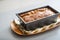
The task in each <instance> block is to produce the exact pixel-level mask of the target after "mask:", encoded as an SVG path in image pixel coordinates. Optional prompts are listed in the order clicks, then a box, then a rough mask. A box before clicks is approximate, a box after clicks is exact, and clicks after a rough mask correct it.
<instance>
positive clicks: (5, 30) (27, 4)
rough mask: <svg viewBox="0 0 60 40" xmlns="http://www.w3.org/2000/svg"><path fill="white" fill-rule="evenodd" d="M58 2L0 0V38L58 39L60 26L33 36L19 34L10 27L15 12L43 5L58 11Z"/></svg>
mask: <svg viewBox="0 0 60 40" xmlns="http://www.w3.org/2000/svg"><path fill="white" fill-rule="evenodd" d="M59 3H60V0H54V1H53V0H0V40H60V27H57V28H55V29H54V30H50V31H47V32H44V33H42V34H38V35H33V36H19V35H17V34H15V33H14V32H13V31H12V30H11V28H10V22H11V21H12V20H13V19H15V18H16V19H18V18H17V17H16V14H17V13H19V12H23V11H27V10H30V9H34V8H38V7H41V6H45V5H50V6H51V7H53V8H54V9H56V10H57V11H59V10H60V5H59ZM59 12H60V11H59Z"/></svg>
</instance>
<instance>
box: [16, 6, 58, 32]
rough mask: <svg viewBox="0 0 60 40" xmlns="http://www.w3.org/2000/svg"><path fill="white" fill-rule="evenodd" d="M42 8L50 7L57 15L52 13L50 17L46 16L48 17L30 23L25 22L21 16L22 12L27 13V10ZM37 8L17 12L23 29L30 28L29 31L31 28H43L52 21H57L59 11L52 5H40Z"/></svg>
mask: <svg viewBox="0 0 60 40" xmlns="http://www.w3.org/2000/svg"><path fill="white" fill-rule="evenodd" d="M41 8H48V9H50V10H51V11H53V12H54V13H55V15H52V16H49V17H46V18H43V19H40V20H36V21H33V22H29V23H25V22H24V21H23V20H22V18H21V17H20V15H21V14H24V13H27V12H30V11H33V10H36V9H41ZM36 9H32V10H29V11H26V12H22V13H18V14H16V15H17V17H18V18H19V21H20V25H22V27H23V29H25V30H28V31H29V30H35V29H36V28H41V27H43V26H45V25H49V24H51V23H52V22H53V23H54V22H56V19H57V16H58V15H59V12H58V11H56V10H55V9H53V8H52V7H50V6H44V7H40V8H36Z"/></svg>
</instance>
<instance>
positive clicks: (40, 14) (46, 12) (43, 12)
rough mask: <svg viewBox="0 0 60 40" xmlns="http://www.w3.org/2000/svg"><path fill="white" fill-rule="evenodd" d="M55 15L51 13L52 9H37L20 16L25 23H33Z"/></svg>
mask: <svg viewBox="0 0 60 40" xmlns="http://www.w3.org/2000/svg"><path fill="white" fill-rule="evenodd" d="M53 14H54V12H53V11H51V10H50V9H48V8H41V9H36V10H33V11H30V12H27V13H24V14H21V15H20V16H21V18H22V19H23V20H24V21H25V22H31V21H34V20H37V19H42V18H44V17H47V16H51V15H53Z"/></svg>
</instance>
